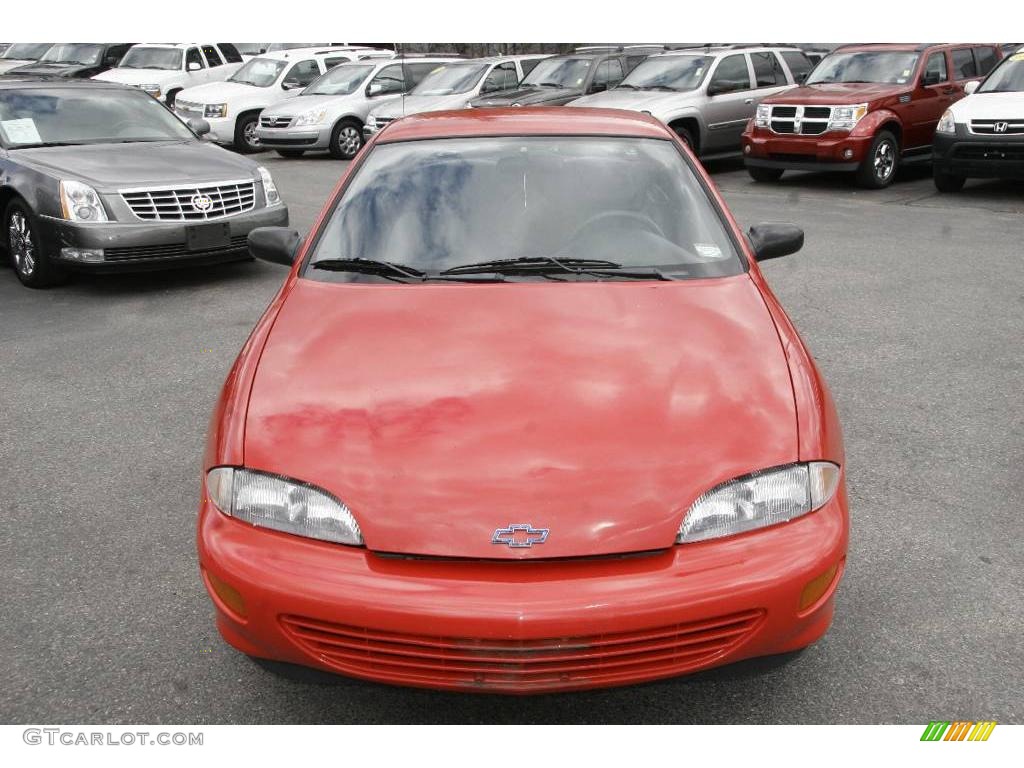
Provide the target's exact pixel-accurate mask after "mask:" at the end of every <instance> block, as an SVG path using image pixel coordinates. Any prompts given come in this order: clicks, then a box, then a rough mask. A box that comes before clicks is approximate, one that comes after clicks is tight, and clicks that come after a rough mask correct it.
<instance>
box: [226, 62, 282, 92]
mask: <svg viewBox="0 0 1024 768" xmlns="http://www.w3.org/2000/svg"><path fill="white" fill-rule="evenodd" d="M287 64H288V62H287V61H280V60H279V59H264V58H255V59H249V61H247V62H245V64H243V65H242V66H241V68H239V70H238V71H237V72H235V74H233V75H232V76H231V77H229V78H228V82H229V83H245V84H246V85H255V86H257V87H259V88H269V87H270V86H271V85H273V84H274V83H275V82H277V78H278V76H279V75H280V74H281V72H283V71H284V68H285V66H286V65H287Z"/></svg>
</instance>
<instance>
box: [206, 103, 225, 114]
mask: <svg viewBox="0 0 1024 768" xmlns="http://www.w3.org/2000/svg"><path fill="white" fill-rule="evenodd" d="M227 116H228V105H227V104H207V105H206V106H205V107H203V117H227Z"/></svg>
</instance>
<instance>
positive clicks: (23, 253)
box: [7, 208, 36, 280]
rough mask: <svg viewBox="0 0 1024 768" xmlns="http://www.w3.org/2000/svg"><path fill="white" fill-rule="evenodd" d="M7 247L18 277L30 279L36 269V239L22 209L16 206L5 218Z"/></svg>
mask: <svg viewBox="0 0 1024 768" xmlns="http://www.w3.org/2000/svg"><path fill="white" fill-rule="evenodd" d="M7 247H8V248H9V249H10V252H11V259H12V260H13V262H14V269H15V270H16V271H17V272H18V277H20V278H21V279H22V280H31V279H32V275H33V274H34V273H35V271H36V241H35V236H34V235H33V233H32V228H31V227H30V226H29V223H28V218H27V217H26V216H25V213H24V211H22V210H19V209H17V208H16V209H14V210H13V211H11V214H10V216H8V218H7Z"/></svg>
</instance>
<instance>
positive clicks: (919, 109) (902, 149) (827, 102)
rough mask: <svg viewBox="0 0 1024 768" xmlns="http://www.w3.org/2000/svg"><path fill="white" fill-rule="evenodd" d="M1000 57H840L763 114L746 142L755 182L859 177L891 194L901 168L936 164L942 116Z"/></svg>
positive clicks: (848, 53) (928, 47)
mask: <svg viewBox="0 0 1024 768" xmlns="http://www.w3.org/2000/svg"><path fill="white" fill-rule="evenodd" d="M1001 57H1002V51H1001V50H1000V47H999V46H998V45H995V44H991V45H990V44H986V45H974V44H967V43H947V44H915V43H900V44H897V43H885V44H876V45H847V46H842V47H840V48H837V49H836V50H835V51H833V52H832V53H831V54H830V55H828V56H827V57H825V58H824V59H823V60H822V61H821V63H819V64H818V66H817V67H815V69H814V71H813V72H811V74H810V75H808V76H807V79H806V80H805V81H804V84H803V85H802V86H800V87H799V88H793V89H791V90H789V91H785V92H784V93H780V94H778V95H776V96H771V97H769V98H767V99H765V100H764V101H762V102H761V104H760V105H759V106H758V108H757V115H756V117H755V118H754V119H753V120H752V121H751V122H750V123H749V124H748V126H747V130H746V131H745V132H744V133H743V156H744V161H745V163H746V166H747V170H748V171H749V173H750V175H751V176H752V177H753V178H754V180H755V181H777V180H778V179H779V178H780V177H781V176H782V174H783V172H784V171H786V170H794V171H854V172H856V174H857V181H858V183H859V184H860V185H861V186H863V187H867V188H868V189H881V188H882V187H887V186H888V185H889V184H891V183H892V180H893V179H894V178H895V176H896V169H897V168H898V167H899V165H900V163H909V162H915V161H922V162H926V161H928V160H930V159H931V145H932V137H933V136H934V134H935V126H936V124H937V123H938V121H939V118H940V117H941V116H942V113H943V112H944V111H945V110H946V109H947V108H948V107H949V105H950V104H952V103H953V102H955V101H957V100H959V99H961V98H963V96H964V85H965V84H966V83H967V82H969V81H971V80H979V79H981V78H983V77H984V76H985V75H987V74H988V73H989V71H990V70H991V69H992V68H993V67H994V66H995V65H996V62H998V61H999V59H1000V58H1001Z"/></svg>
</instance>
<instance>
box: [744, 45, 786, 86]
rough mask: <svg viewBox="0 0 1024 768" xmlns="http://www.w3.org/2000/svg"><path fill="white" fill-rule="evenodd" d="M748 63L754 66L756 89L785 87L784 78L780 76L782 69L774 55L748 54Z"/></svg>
mask: <svg viewBox="0 0 1024 768" xmlns="http://www.w3.org/2000/svg"><path fill="white" fill-rule="evenodd" d="M750 61H751V62H753V64H754V79H755V82H756V85H755V87H756V88H771V87H772V86H775V85H785V84H786V77H785V75H783V74H782V67H781V66H780V65H779V62H778V60H777V59H776V58H775V54H774V53H770V52H768V51H765V52H764V53H752V54H750Z"/></svg>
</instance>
